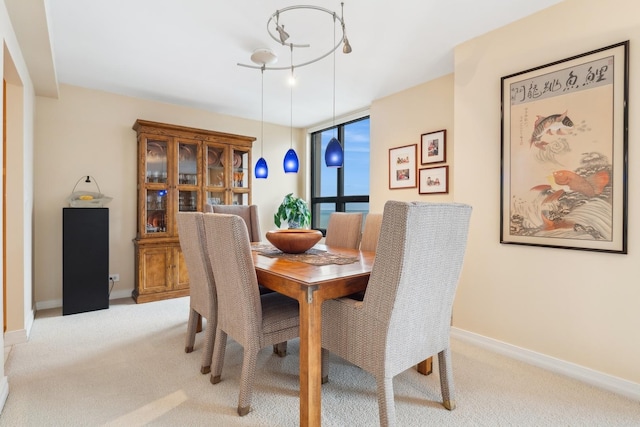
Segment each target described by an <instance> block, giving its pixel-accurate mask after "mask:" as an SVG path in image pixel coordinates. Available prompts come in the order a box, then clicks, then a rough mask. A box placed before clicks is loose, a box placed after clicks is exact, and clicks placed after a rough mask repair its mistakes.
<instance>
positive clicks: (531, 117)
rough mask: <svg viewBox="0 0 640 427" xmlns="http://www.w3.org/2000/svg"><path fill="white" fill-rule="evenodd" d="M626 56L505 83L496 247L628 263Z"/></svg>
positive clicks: (623, 48)
mask: <svg viewBox="0 0 640 427" xmlns="http://www.w3.org/2000/svg"><path fill="white" fill-rule="evenodd" d="M628 47H629V42H628V41H626V42H622V43H618V44H615V45H612V46H608V47H604V48H601V49H597V50H594V51H591V52H587V53H584V54H581V55H577V56H573V57H571V58H567V59H564V60H561V61H556V62H553V63H550V64H547V65H543V66H540V67H536V68H532V69H530V70H526V71H522V72H519V73H516V74H511V75H509V76H505V77H503V78H502V149H501V153H502V162H501V168H502V170H501V172H502V174H501V176H502V178H501V179H502V182H501V210H500V242H501V243H511V244H521V245H534V246H547V247H556V248H563V249H579V250H589V251H600V252H614V253H625V254H626V253H627V243H626V241H627V239H626V234H627V167H628V165H627V131H628V129H627V128H628V112H627V98H628V86H629V84H628Z"/></svg>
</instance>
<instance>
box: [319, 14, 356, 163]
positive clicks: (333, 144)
mask: <svg viewBox="0 0 640 427" xmlns="http://www.w3.org/2000/svg"><path fill="white" fill-rule="evenodd" d="M335 20H336V18H335V15H334V17H333V21H334V28H333V45H334V46H335V44H336V30H335ZM343 31H344V29H343ZM345 40H346V38H345ZM347 43H348V42H347ZM347 45H348V44H345V48H346V46H347ZM350 48H351V46H349V52H350V51H351V49H350ZM346 53H348V52H346ZM336 130H337V129H336V51H335V50H334V51H333V132H334V137H333V138H331V140H329V144H327V149H326V151H325V152H324V162H325V164H326V165H327V167H330V168H341V167H342V164H343V163H344V151H342V145H341V144H340V141H338V138H336V136H335V132H336Z"/></svg>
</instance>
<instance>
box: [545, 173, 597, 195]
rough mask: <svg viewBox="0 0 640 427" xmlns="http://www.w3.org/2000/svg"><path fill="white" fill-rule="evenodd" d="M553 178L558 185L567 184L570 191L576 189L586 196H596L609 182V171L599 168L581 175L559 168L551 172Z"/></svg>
mask: <svg viewBox="0 0 640 427" xmlns="http://www.w3.org/2000/svg"><path fill="white" fill-rule="evenodd" d="M553 179H554V180H555V182H556V184H558V185H567V186H569V188H570V189H571V191H577V192H579V193H582V194H584V195H585V196H587V197H593V196H597V195H598V194H600V193H602V190H603V189H604V187H606V185H607V184H608V183H609V172H607V171H606V170H601V171H599V172H596V173H594V174H593V175H589V176H588V177H586V178H585V177H583V176H581V175H578V174H577V173H575V172H571V171H568V170H559V171H555V172H554V173H553Z"/></svg>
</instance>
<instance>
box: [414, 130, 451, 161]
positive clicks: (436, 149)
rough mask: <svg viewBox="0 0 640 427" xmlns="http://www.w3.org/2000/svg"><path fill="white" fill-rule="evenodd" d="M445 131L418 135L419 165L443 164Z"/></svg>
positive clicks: (445, 141)
mask: <svg viewBox="0 0 640 427" xmlns="http://www.w3.org/2000/svg"><path fill="white" fill-rule="evenodd" d="M446 138H447V131H446V129H442V130H438V131H435V132H428V133H423V134H422V135H420V164H421V165H427V164H432V163H444V162H445V161H446V159H447V156H446V152H447V150H446V149H447V146H446V144H447V140H446Z"/></svg>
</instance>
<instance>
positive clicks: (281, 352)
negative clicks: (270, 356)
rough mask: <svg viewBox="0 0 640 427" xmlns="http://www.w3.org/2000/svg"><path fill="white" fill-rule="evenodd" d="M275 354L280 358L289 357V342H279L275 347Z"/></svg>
mask: <svg viewBox="0 0 640 427" xmlns="http://www.w3.org/2000/svg"><path fill="white" fill-rule="evenodd" d="M273 352H274V353H275V354H277V355H278V356H279V357H285V356H286V355H287V342H286V341H283V342H279V343H278V344H274V345H273Z"/></svg>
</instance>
